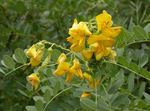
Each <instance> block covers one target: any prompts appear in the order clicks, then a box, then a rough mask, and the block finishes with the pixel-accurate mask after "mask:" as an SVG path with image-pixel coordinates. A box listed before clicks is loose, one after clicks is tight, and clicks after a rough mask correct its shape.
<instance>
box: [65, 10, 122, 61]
mask: <svg viewBox="0 0 150 111" xmlns="http://www.w3.org/2000/svg"><path fill="white" fill-rule="evenodd" d="M96 23H97V32H96V33H92V32H90V30H89V29H88V26H87V24H88V23H86V22H79V23H78V22H77V20H76V19H75V20H74V24H73V26H72V27H71V28H70V29H69V35H70V37H68V38H67V41H68V42H70V43H71V44H72V45H71V47H70V49H71V50H72V51H74V52H80V53H81V54H82V55H83V57H84V58H85V59H86V60H90V59H91V58H92V56H93V55H95V58H96V60H100V59H101V58H102V57H109V58H110V59H112V60H114V58H115V56H116V53H115V51H114V50H113V46H114V42H115V38H116V37H117V36H118V35H119V33H120V31H121V27H112V25H113V21H112V17H111V15H109V14H108V13H107V12H106V11H105V10H104V11H103V12H102V13H101V14H99V15H97V16H96ZM86 46H88V47H86Z"/></svg>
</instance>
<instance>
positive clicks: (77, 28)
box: [69, 19, 91, 38]
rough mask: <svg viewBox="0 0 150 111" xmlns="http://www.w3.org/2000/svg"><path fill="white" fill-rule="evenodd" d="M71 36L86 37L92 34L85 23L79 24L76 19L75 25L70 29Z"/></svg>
mask: <svg viewBox="0 0 150 111" xmlns="http://www.w3.org/2000/svg"><path fill="white" fill-rule="evenodd" d="M69 34H70V35H71V36H72V37H74V38H78V37H84V36H85V35H90V34H91V32H90V31H89V29H88V27H87V25H86V23H85V22H79V23H78V21H77V20H76V19H75V20H74V24H73V25H72V27H71V28H70V29H69Z"/></svg>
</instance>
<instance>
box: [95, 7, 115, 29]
mask: <svg viewBox="0 0 150 111" xmlns="http://www.w3.org/2000/svg"><path fill="white" fill-rule="evenodd" d="M111 19H112V17H111V15H110V14H108V13H107V12H106V11H105V10H103V13H102V14H99V15H98V16H96V22H97V25H98V31H101V30H103V29H105V28H108V27H111V26H112V24H113V22H112V20H111Z"/></svg>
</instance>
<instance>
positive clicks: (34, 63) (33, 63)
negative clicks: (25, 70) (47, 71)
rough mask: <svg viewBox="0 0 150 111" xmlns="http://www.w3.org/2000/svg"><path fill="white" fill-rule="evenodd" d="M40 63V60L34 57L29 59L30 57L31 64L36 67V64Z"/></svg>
mask: <svg viewBox="0 0 150 111" xmlns="http://www.w3.org/2000/svg"><path fill="white" fill-rule="evenodd" d="M40 63H41V61H40V60H38V59H36V58H31V59H30V64H31V66H32V67H36V66H38V65H39V64H40Z"/></svg>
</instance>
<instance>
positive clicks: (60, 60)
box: [57, 53, 67, 64]
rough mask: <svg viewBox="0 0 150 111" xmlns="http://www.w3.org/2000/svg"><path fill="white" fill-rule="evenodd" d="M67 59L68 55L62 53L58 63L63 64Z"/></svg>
mask: <svg viewBox="0 0 150 111" xmlns="http://www.w3.org/2000/svg"><path fill="white" fill-rule="evenodd" d="M66 59H67V57H66V55H65V54H64V53H61V54H60V56H59V57H58V60H57V63H58V64H60V63H61V62H64V61H65V60H66Z"/></svg>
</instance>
